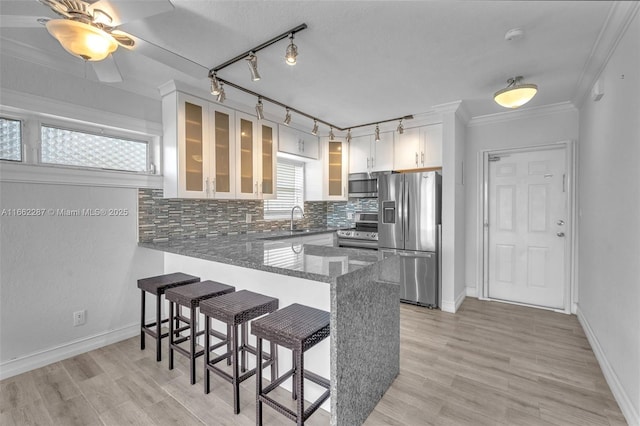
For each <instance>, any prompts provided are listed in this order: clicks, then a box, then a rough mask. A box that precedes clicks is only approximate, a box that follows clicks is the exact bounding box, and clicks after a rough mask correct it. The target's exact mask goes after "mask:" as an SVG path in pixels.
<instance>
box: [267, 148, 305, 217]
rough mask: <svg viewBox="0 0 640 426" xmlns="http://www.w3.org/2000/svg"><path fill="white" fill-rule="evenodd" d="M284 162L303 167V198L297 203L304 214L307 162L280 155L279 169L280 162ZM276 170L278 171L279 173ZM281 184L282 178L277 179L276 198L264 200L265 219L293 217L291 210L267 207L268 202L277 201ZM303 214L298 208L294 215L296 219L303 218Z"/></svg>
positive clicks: (278, 166)
mask: <svg viewBox="0 0 640 426" xmlns="http://www.w3.org/2000/svg"><path fill="white" fill-rule="evenodd" d="M282 163H286V164H292V165H294V166H295V167H302V188H301V189H302V200H301V201H300V202H299V203H298V204H296V205H299V206H300V207H301V208H302V210H303V213H302V214H304V199H305V193H304V186H305V185H304V180H305V173H304V168H305V163H304V162H303V161H296V160H291V159H288V158H287V159H285V158H282V157H278V159H277V168H278V169H277V170H280V164H282ZM277 170H276V173H277ZM279 184H281V179H276V198H275V199H273V200H264V202H263V203H264V220H282V219H291V211H290V210H289V211H286V212H285V211H282V210H277V211H269V210H268V209H267V205H268V204H267V203H269V202H274V201H277V200H278V198H277V196H278V195H279V194H281V191H279V190H277V188H278V185H279ZM291 208H293V206H291ZM302 214H300V212H299V211H298V210H296V214H295V216H294V219H301V218H302Z"/></svg>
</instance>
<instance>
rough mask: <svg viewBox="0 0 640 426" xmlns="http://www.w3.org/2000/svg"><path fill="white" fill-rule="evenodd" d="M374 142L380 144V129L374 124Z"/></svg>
mask: <svg viewBox="0 0 640 426" xmlns="http://www.w3.org/2000/svg"><path fill="white" fill-rule="evenodd" d="M376 142H380V127H378V125H377V124H376Z"/></svg>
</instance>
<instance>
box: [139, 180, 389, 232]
mask: <svg viewBox="0 0 640 426" xmlns="http://www.w3.org/2000/svg"><path fill="white" fill-rule="evenodd" d="M360 210H362V211H377V210H378V200H376V199H359V200H354V201H349V202H325V201H305V203H304V218H303V219H299V220H296V222H295V223H296V226H298V227H305V228H320V227H327V226H328V227H351V226H353V225H354V221H353V213H354V212H355V211H360ZM247 213H249V214H251V219H252V220H251V223H246V220H245V219H246V215H247ZM289 225H290V222H289V220H286V219H283V220H265V219H264V210H263V203H262V200H192V199H174V198H162V190H161V189H146V188H145V189H139V190H138V239H139V241H140V242H153V241H166V240H169V239H172V238H185V237H187V238H188V237H192V238H196V237H206V236H214V235H226V234H234V233H238V234H241V233H250V232H263V231H271V230H281V229H288V228H289Z"/></svg>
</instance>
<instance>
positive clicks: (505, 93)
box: [493, 75, 538, 108]
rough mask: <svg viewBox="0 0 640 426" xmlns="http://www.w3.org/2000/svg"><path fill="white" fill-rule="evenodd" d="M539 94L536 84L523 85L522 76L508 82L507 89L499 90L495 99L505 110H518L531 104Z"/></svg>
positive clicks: (494, 96)
mask: <svg viewBox="0 0 640 426" xmlns="http://www.w3.org/2000/svg"><path fill="white" fill-rule="evenodd" d="M537 92H538V86H536V85H535V84H523V83H522V76H521V75H519V76H517V77H514V78H510V79H509V80H507V87H506V88H504V89H502V90H498V91H497V92H496V93H495V95H493V99H494V100H495V101H496V103H497V104H498V105H500V106H503V107H505V108H518V107H521V106H522V105H524V104H526V103H527V102H529V101H530V100H531V99H533V97H534V96H535V95H536V93H537Z"/></svg>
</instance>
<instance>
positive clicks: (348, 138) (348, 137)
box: [345, 129, 351, 143]
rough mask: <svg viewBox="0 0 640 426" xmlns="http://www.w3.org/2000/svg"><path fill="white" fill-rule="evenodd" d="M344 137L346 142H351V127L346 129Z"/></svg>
mask: <svg viewBox="0 0 640 426" xmlns="http://www.w3.org/2000/svg"><path fill="white" fill-rule="evenodd" d="M345 139H346V140H347V143H350V142H351V129H349V130H347V137H346V138H345Z"/></svg>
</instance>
